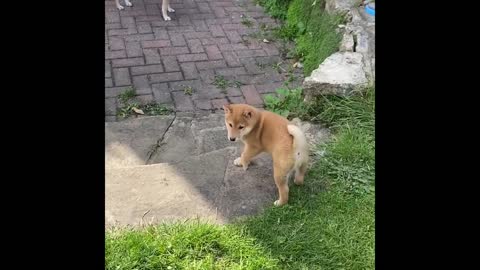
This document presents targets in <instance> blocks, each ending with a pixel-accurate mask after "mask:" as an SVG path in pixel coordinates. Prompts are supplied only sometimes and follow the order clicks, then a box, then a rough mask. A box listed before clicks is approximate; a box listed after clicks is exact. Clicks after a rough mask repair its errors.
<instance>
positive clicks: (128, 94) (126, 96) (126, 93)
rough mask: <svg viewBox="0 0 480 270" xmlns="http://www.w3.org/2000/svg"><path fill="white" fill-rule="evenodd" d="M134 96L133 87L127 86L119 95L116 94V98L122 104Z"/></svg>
mask: <svg viewBox="0 0 480 270" xmlns="http://www.w3.org/2000/svg"><path fill="white" fill-rule="evenodd" d="M134 97H135V88H133V87H128V88H127V89H125V91H123V92H122V93H121V94H120V95H118V100H119V101H120V102H121V103H122V104H123V105H124V104H127V103H128V102H129V101H130V100H131V99H133V98H134Z"/></svg>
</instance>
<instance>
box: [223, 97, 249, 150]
mask: <svg viewBox="0 0 480 270" xmlns="http://www.w3.org/2000/svg"><path fill="white" fill-rule="evenodd" d="M223 110H224V111H225V125H226V126H227V131H228V135H227V136H228V140H230V141H232V142H234V141H236V140H237V139H238V138H242V137H243V136H245V135H247V134H248V133H249V132H250V131H251V130H252V124H253V123H252V122H253V121H252V117H253V116H254V113H255V112H254V111H253V110H252V109H250V108H248V107H245V106H241V104H237V105H224V106H223Z"/></svg>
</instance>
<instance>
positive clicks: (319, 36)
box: [259, 0, 345, 76]
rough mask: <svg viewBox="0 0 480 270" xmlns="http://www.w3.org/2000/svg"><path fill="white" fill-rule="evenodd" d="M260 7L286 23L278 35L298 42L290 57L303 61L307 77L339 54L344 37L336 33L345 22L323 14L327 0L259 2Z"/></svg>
mask: <svg viewBox="0 0 480 270" xmlns="http://www.w3.org/2000/svg"><path fill="white" fill-rule="evenodd" d="M259 3H260V5H262V6H264V7H265V9H266V11H267V12H268V13H269V14H270V15H272V16H273V17H275V18H280V19H282V20H284V25H283V26H282V27H281V28H280V29H277V30H276V35H277V36H279V37H281V38H284V39H289V40H294V41H295V43H296V51H295V52H292V53H291V54H295V55H296V57H295V58H297V57H298V58H299V59H301V61H302V63H303V64H304V74H305V76H308V75H310V74H311V72H312V71H313V70H314V69H316V68H318V66H319V65H320V63H322V62H323V60H325V59H326V58H327V57H328V56H330V55H331V54H332V53H334V52H336V51H338V48H339V44H340V41H341V35H340V34H339V33H337V32H336V31H335V30H336V28H337V25H338V24H341V23H344V20H345V18H344V16H343V15H341V14H328V13H326V12H324V6H325V0H259Z"/></svg>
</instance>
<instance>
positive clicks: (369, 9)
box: [365, 4, 375, 16]
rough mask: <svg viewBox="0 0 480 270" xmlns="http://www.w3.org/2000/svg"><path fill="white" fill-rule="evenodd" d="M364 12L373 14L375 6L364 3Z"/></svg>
mask: <svg viewBox="0 0 480 270" xmlns="http://www.w3.org/2000/svg"><path fill="white" fill-rule="evenodd" d="M365 12H367V14H368V15H372V16H375V6H373V7H371V6H370V4H368V5H366V6H365Z"/></svg>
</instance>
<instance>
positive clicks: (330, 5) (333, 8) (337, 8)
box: [325, 0, 356, 14]
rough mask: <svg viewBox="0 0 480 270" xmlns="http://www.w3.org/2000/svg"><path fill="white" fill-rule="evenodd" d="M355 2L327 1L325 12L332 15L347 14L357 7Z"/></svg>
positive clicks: (344, 0) (348, 0) (346, 0)
mask: <svg viewBox="0 0 480 270" xmlns="http://www.w3.org/2000/svg"><path fill="white" fill-rule="evenodd" d="M355 2H356V1H355V0H327V1H326V3H325V10H326V11H327V12H328V13H330V14H332V13H347V12H348V11H350V10H351V9H352V8H353V6H354V5H355Z"/></svg>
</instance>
